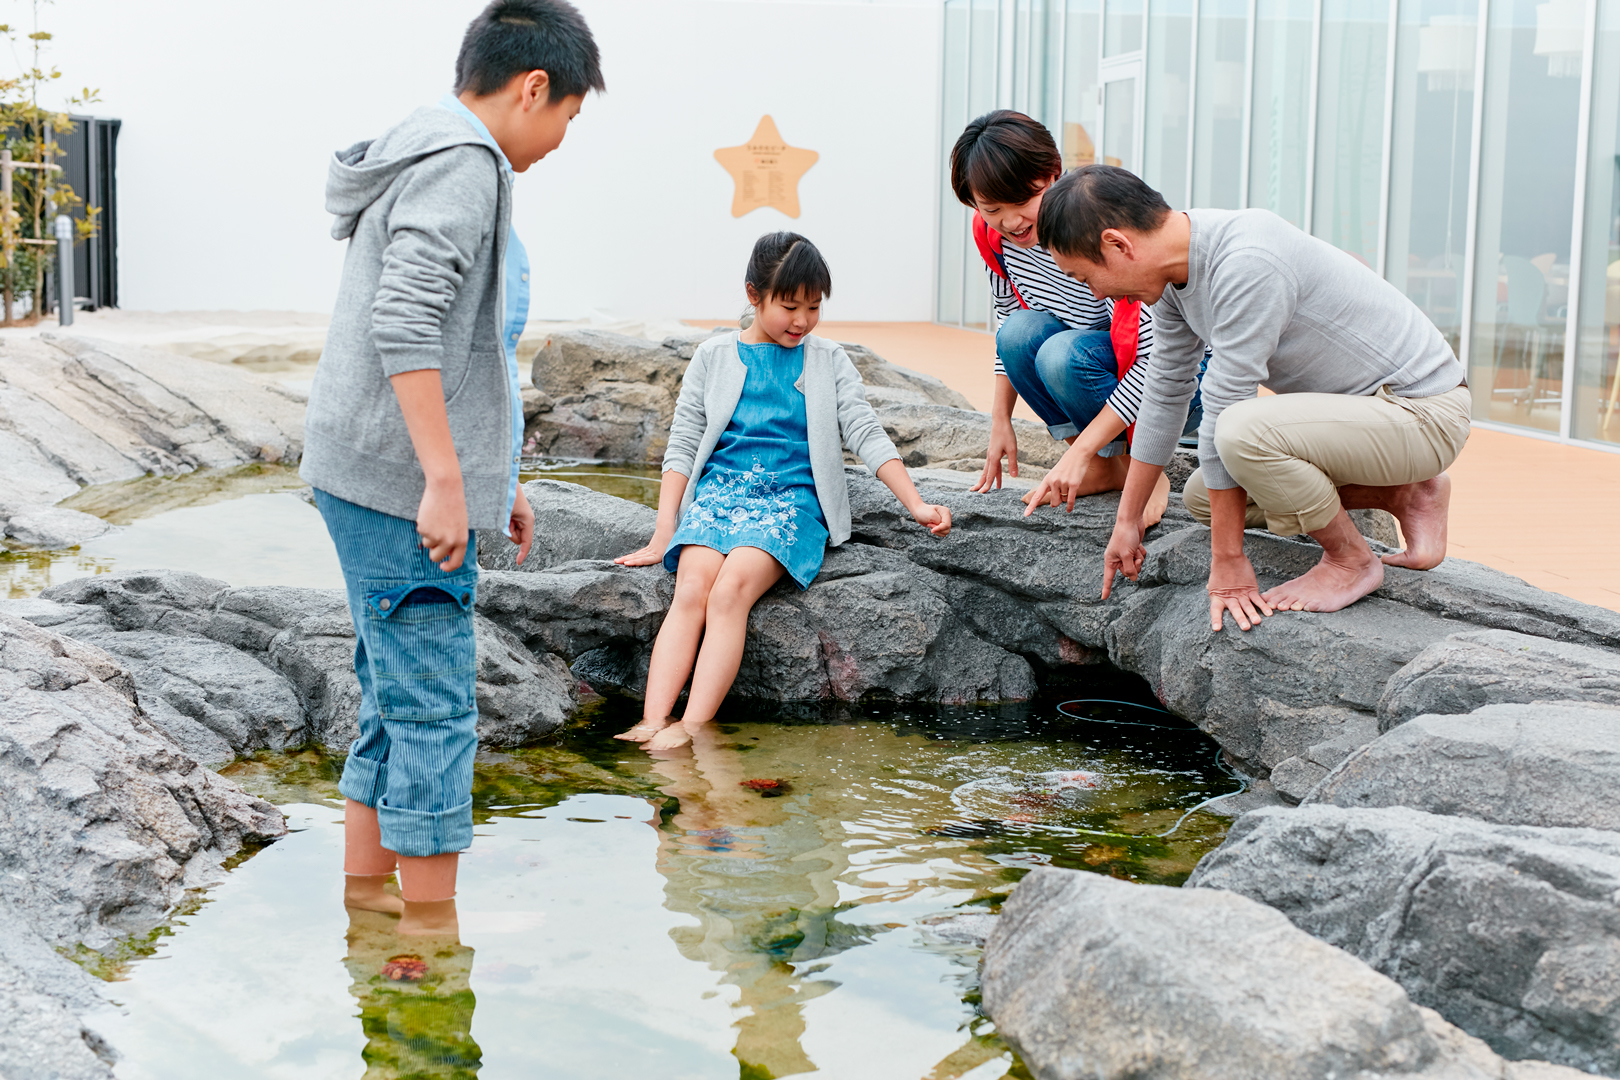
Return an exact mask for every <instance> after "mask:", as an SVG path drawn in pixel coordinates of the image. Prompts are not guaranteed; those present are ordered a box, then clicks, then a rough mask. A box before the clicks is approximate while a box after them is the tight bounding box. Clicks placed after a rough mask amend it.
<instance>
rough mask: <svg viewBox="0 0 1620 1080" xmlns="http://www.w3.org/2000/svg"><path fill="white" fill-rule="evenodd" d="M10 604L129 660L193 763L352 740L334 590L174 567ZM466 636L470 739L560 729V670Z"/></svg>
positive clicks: (345, 626) (547, 660) (482, 625)
mask: <svg viewBox="0 0 1620 1080" xmlns="http://www.w3.org/2000/svg"><path fill="white" fill-rule="evenodd" d="M614 501H617V500H614ZM13 604H14V605H19V606H12V607H10V608H7V607H5V606H0V610H10V611H11V612H12V613H13V614H14V615H17V616H19V617H22V618H26V619H28V620H30V621H32V622H35V623H36V624H38V625H48V626H51V627H53V628H55V629H57V630H59V631H61V632H63V633H67V634H71V635H74V636H75V637H77V638H79V639H81V640H85V641H89V642H92V643H93V644H96V645H98V646H100V647H101V648H104V649H106V650H107V651H108V652H110V653H112V654H113V655H115V656H117V657H118V658H119V660H120V661H122V662H123V663H125V664H126V665H128V666H129V668H130V670H131V671H133V672H134V678H135V682H136V686H137V688H138V690H139V692H140V694H141V700H142V702H143V704H147V705H148V707H149V710H150V715H151V719H152V722H153V723H155V724H157V725H158V726H159V727H161V728H163V729H164V730H165V731H167V732H169V733H170V734H171V736H172V737H173V738H174V739H175V740H176V741H177V742H180V743H181V744H182V745H184V746H187V747H188V748H190V749H191V750H192V751H193V752H194V753H195V754H196V755H197V756H198V757H199V758H200V759H201V760H205V761H221V760H230V759H231V758H232V757H234V756H235V755H236V754H239V753H245V752H248V751H251V750H257V749H266V748H268V749H277V750H279V749H285V748H287V747H291V746H297V745H300V744H302V743H304V742H307V741H310V740H314V741H317V742H320V743H323V744H324V745H326V746H327V747H328V748H330V749H332V750H334V751H339V752H341V751H343V750H345V749H347V747H348V745H349V744H350V743H351V742H353V741H354V739H355V737H356V735H357V734H358V728H357V726H356V718H357V716H358V714H359V703H360V682H359V680H358V679H357V678H356V677H355V674H354V651H355V639H354V624H353V622H352V621H351V620H350V615H349V608H348V603H347V601H346V600H345V598H344V595H343V593H342V592H339V591H337V590H331V589H299V588H291V587H287V586H264V587H254V588H242V589H236V588H231V587H230V586H228V585H226V584H225V583H224V582H222V581H215V580H213V579H211V578H204V577H200V576H198V575H196V574H190V573H187V572H184V571H138V572H135V573H131V574H104V575H98V576H96V577H93V578H79V579H75V580H72V581H68V582H64V583H63V584H62V585H59V586H54V587H53V588H51V589H47V590H46V591H45V592H44V593H42V594H41V595H40V598H39V599H37V600H32V601H24V602H13ZM476 632H477V634H478V664H479V667H478V707H479V720H478V732H479V740H480V742H481V743H482V744H483V745H486V746H513V745H518V744H520V743H524V742H529V741H532V740H534V739H537V738H540V737H542V736H545V735H548V734H550V733H551V732H553V731H555V730H556V729H557V728H558V727H560V726H561V725H562V724H563V723H564V721H565V720H566V718H567V716H568V715H569V714H570V713H571V712H572V711H573V709H574V707H575V705H576V704H577V703H578V690H577V685H576V680H575V679H574V678H573V677H572V676H571V675H569V674H568V672H567V665H566V664H565V663H564V662H562V661H560V660H558V659H556V658H554V657H550V656H547V655H545V654H543V653H542V654H540V655H538V656H535V655H530V654H529V653H528V652H527V651H526V650H524V649H523V648H522V647H521V643H520V642H518V641H517V640H516V639H513V638H512V637H511V636H510V635H509V634H507V633H506V632H504V631H502V630H501V629H500V628H499V627H497V626H496V625H494V624H493V623H490V622H488V621H486V620H485V619H483V618H482V617H480V618H479V619H478V620H477V621H476ZM210 736H212V737H213V738H212V739H211V738H210ZM222 745H223V747H225V748H227V750H226V752H223V754H222V752H221V746H222Z"/></svg>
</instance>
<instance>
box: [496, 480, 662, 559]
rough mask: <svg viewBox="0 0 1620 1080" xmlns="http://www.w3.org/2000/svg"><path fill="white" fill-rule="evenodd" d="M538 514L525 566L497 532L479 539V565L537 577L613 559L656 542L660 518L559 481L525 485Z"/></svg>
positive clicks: (631, 504) (514, 547)
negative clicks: (587, 561)
mask: <svg viewBox="0 0 1620 1080" xmlns="http://www.w3.org/2000/svg"><path fill="white" fill-rule="evenodd" d="M523 491H524V493H525V494H526V495H527V496H528V499H529V505H530V506H531V507H532V508H533V509H534V543H533V545H532V546H531V547H530V548H529V555H528V558H526V559H524V560H523V565H522V566H519V565H518V564H517V547H516V546H515V545H513V544H512V543H511V542H510V541H509V540H507V539H506V537H505V535H503V534H502V533H499V532H495V531H493V530H491V531H487V532H480V533H479V534H478V565H479V566H480V567H482V568H483V569H485V570H520V571H525V572H529V573H534V572H536V571H539V570H549V569H551V568H552V567H554V566H559V565H561V564H562V563H566V562H575V561H577V560H579V559H613V558H616V557H618V556H620V555H624V554H626V553H628V552H631V551H635V550H636V549H638V548H640V547H642V546H644V545H645V544H646V543H647V541H648V540H650V539H651V538H652V533H653V526H654V525H655V524H656V523H657V520H658V514H657V513H656V512H655V511H653V510H652V509H650V508H649V507H645V506H642V505H640V504H639V503H633V502H628V501H626V500H624V499H619V498H615V497H614V496H612V495H604V494H602V493H601V492H599V491H592V490H591V489H590V488H587V487H582V486H580V485H579V484H569V483H564V482H563V481H560V480H530V481H529V482H528V483H527V484H524V485H523Z"/></svg>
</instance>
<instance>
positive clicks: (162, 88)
mask: <svg viewBox="0 0 1620 1080" xmlns="http://www.w3.org/2000/svg"><path fill="white" fill-rule="evenodd" d="M576 2H577V3H578V6H579V7H580V9H581V10H582V11H583V12H584V13H585V16H586V18H587V19H588V20H589V22H590V24H591V27H592V29H593V31H594V32H595V34H596V37H597V41H598V43H599V44H600V45H601V49H602V57H603V69H604V74H605V76H606V79H607V84H608V92H607V93H606V94H605V95H601V96H592V97H591V98H589V99H588V100H587V101H586V103H585V107H584V110H583V112H582V113H581V115H580V117H579V118H578V119H577V120H576V121H575V122H574V125H573V128H572V130H571V131H570V133H569V135H568V138H567V140H566V141H565V142H564V143H563V145H562V147H561V148H560V149H559V150H558V151H557V152H556V153H555V154H554V155H553V156H552V157H551V158H548V159H547V160H545V161H542V162H540V163H539V164H538V165H536V166H535V167H534V168H533V169H531V170H530V171H529V172H528V173H527V174H526V175H524V176H521V177H519V178H518V184H517V213H516V218H515V224H516V227H517V229H518V233H519V235H520V236H521V237H522V238H523V240H524V243H525V244H526V245H527V246H528V249H529V253H530V257H531V258H532V260H533V262H534V267H535V280H534V286H535V290H534V303H533V306H532V308H531V314H532V317H534V318H542V319H545V318H555V319H570V318H581V317H587V316H590V315H591V314H592V313H594V312H600V313H603V314H604V315H607V316H611V317H618V318H636V319H667V318H679V317H687V316H700V317H705V318H709V317H717V316H723V315H732V314H735V313H736V312H737V311H739V310H740V309H741V307H742V304H743V300H742V285H741V276H742V271H743V266H744V264H745V262H746V259H747V255H748V251H749V249H750V247H751V245H752V243H753V240H754V239H755V237H757V236H758V235H760V234H761V233H763V232H767V231H771V230H774V229H781V228H792V229H795V230H797V231H800V232H803V233H804V234H805V235H807V236H809V237H810V238H811V239H812V240H814V241H815V242H816V243H817V244H818V245H819V246H820V247H821V248H822V250H823V251H824V252H825V253H826V255H827V258H828V261H829V262H830V263H831V264H832V269H833V280H834V287H835V288H834V296H833V300H832V301H831V302H830V303H829V305H828V308H827V314H828V316H829V317H835V318H842V319H862V320H867V319H871V320H878V319H901V320H926V319H929V318H932V316H933V307H934V303H933V289H934V263H935V258H934V254H935V249H934V245H935V235H936V226H935V222H936V221H937V204H936V199H937V191H938V176H939V169H940V167H941V166H940V156H939V155H940V153H941V150H940V143H939V137H940V136H939V120H938V109H939V85H940V57H941V54H942V41H941V25H942V22H941V6H940V4H939V3H938V2H937V0H870V2H865V3H861V2H835V0H576ZM14 6H18V7H19V9H20V5H14ZM481 7H482V0H280V2H278V3H275V4H247V3H240V2H237V0H154V2H151V3H141V4H136V3H130V2H129V0H73V2H72V3H64V4H61V5H52V6H48V7H46V8H44V9H43V12H42V24H41V25H42V29H46V30H49V31H50V32H52V33H53V34H54V35H55V39H54V40H53V41H52V43H51V51H50V52H49V53H48V54H47V60H49V61H50V62H53V63H55V64H56V65H57V66H58V67H60V68H61V69H62V72H63V83H64V84H68V85H71V86H73V87H78V86H82V85H84V84H86V83H88V84H89V85H92V86H97V87H99V88H100V90H101V96H102V102H101V103H99V104H97V105H95V106H93V111H94V112H95V114H96V115H102V116H114V117H119V118H121V119H122V120H123V122H124V125H123V131H122V135H121V136H120V140H119V160H118V195H119V197H118V204H119V205H118V212H119V261H120V278H121V297H120V301H121V304H122V306H123V307H125V308H129V309H137V310H192V311H196V310H211V309H235V310H266V309H270V310H274V309H281V310H295V311H326V310H328V309H329V308H330V306H331V302H332V296H333V292H334V290H335V288H336V285H337V280H338V274H339V270H340V267H341V260H342V256H343V245H341V244H339V243H337V242H335V241H333V240H332V239H330V235H329V231H328V230H329V225H330V218H329V217H328V216H327V215H326V214H325V212H324V211H323V209H322V192H323V188H324V185H325V179H326V169H327V161H328V159H329V157H330V155H331V153H332V151H333V150H335V149H338V148H341V147H346V146H348V145H350V144H351V143H354V142H356V141H358V140H361V139H365V138H370V137H373V136H375V135H377V134H379V133H380V132H381V131H382V130H383V129H385V128H386V127H387V126H388V125H390V124H392V123H393V122H395V121H397V120H398V119H400V118H401V117H403V116H404V115H405V114H406V113H408V112H409V111H410V110H411V109H413V108H415V107H416V106H417V105H419V104H424V103H431V102H433V101H434V100H436V99H437V98H438V97H439V95H441V94H442V93H443V92H444V91H445V90H447V89H448V88H449V84H450V82H451V80H452V75H453V69H454V61H455V55H456V51H457V48H458V47H459V45H460V40H461V34H462V31H463V30H464V28H465V27H466V25H467V22H468V21H469V20H470V19H471V18H472V16H473V15H474V14H476V13H477V11H478V10H479V9H480V8H481ZM7 14H8V16H10V17H11V18H12V19H13V21H24V20H25V19H26V13H25V12H24V11H22V10H18V11H15V12H8V13H7ZM19 17H21V18H19ZM25 25H26V24H25ZM767 113H768V114H770V115H771V116H772V117H774V118H775V120H776V123H777V126H778V127H779V128H780V129H781V132H782V135H783V137H784V138H785V139H786V140H787V141H788V142H789V143H790V144H792V145H795V146H802V147H807V148H809V149H811V150H815V151H817V152H818V153H820V155H821V159H820V160H819V161H818V162H817V163H816V164H815V166H814V167H812V168H811V169H810V171H809V172H808V173H807V174H806V175H805V177H804V179H803V181H802V183H801V185H800V198H801V203H802V206H803V215H802V216H801V217H800V218H798V219H796V220H795V219H790V218H788V217H786V216H785V215H783V214H781V213H779V212H777V211H775V210H772V209H768V208H767V209H761V210H756V211H754V212H753V213H750V214H748V215H746V216H744V217H742V218H738V219H734V218H732V217H731V213H730V207H731V196H732V183H731V179H730V177H729V176H728V175H727V174H726V172H725V170H724V169H722V168H721V167H720V165H719V163H718V162H716V161H715V160H714V157H713V152H714V151H715V150H716V149H719V148H720V147H724V146H735V145H738V144H740V143H742V142H744V141H745V140H746V139H747V138H748V137H749V135H751V134H752V133H753V131H754V127H755V125H756V124H757V123H758V122H759V118H760V117H761V116H762V115H764V114H767Z"/></svg>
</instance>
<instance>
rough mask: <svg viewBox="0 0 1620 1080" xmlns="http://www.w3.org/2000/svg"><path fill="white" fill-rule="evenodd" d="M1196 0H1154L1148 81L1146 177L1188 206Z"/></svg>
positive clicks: (1177, 204) (1170, 200) (1176, 201)
mask: <svg viewBox="0 0 1620 1080" xmlns="http://www.w3.org/2000/svg"><path fill="white" fill-rule="evenodd" d="M1192 13H1193V4H1192V0H1154V4H1153V9H1152V10H1151V11H1150V12H1149V13H1148V46H1147V64H1148V68H1147V79H1146V82H1147V86H1146V87H1145V90H1146V106H1145V108H1146V116H1145V123H1144V124H1143V127H1144V129H1145V132H1144V134H1145V141H1146V144H1145V145H1144V147H1143V156H1142V179H1144V180H1146V181H1147V182H1148V183H1150V184H1152V185H1153V186H1154V187H1155V188H1157V189H1158V190H1159V193H1160V194H1162V195H1163V196H1164V201H1165V202H1167V203H1169V204H1170V205H1171V206H1174V207H1176V208H1177V209H1185V208H1186V207H1187V206H1188V201H1187V182H1188V174H1187V164H1188V157H1187V151H1188V149H1190V137H1191V129H1190V127H1189V125H1188V120H1189V119H1190V118H1191V112H1190V110H1189V108H1188V106H1189V104H1190V103H1191V99H1190V97H1189V94H1190V92H1191V90H1192V86H1191V84H1190V83H1189V82H1188V78H1189V76H1190V75H1191V73H1192V46H1193V21H1192Z"/></svg>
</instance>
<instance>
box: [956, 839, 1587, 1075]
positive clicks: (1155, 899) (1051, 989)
mask: <svg viewBox="0 0 1620 1080" xmlns="http://www.w3.org/2000/svg"><path fill="white" fill-rule="evenodd" d="M981 985H982V987H983V993H984V1007H985V1011H986V1012H987V1013H989V1015H990V1017H991V1018H992V1019H993V1020H994V1021H995V1023H996V1029H997V1031H998V1032H999V1033H1000V1034H1001V1036H1002V1037H1003V1038H1005V1039H1006V1040H1007V1041H1008V1043H1009V1044H1011V1045H1012V1046H1013V1047H1014V1048H1015V1049H1016V1050H1017V1051H1018V1054H1019V1056H1020V1057H1021V1058H1022V1059H1023V1061H1024V1063H1025V1065H1026V1066H1028V1068H1029V1069H1030V1071H1031V1073H1033V1074H1034V1075H1035V1076H1036V1077H1037V1078H1039V1080H1082V1078H1083V1080H1128V1078H1129V1080H1135V1078H1140V1077H1153V1078H1155V1080H1183V1078H1184V1080H1274V1078H1277V1077H1288V1078H1289V1080H1330V1078H1341V1080H1343V1078H1351V1077H1354V1078H1359V1080H1373V1078H1375V1077H1397V1076H1400V1077H1427V1078H1433V1080H1440V1078H1442V1077H1445V1078H1457V1080H1461V1078H1463V1077H1472V1078H1478V1080H1483V1078H1485V1077H1496V1078H1500V1077H1508V1076H1517V1077H1522V1078H1525V1080H1528V1077H1529V1076H1532V1075H1536V1074H1535V1073H1530V1072H1514V1071H1513V1070H1514V1068H1515V1066H1513V1065H1511V1064H1509V1063H1507V1062H1503V1061H1502V1060H1501V1059H1500V1058H1498V1057H1496V1055H1495V1054H1492V1053H1491V1052H1490V1051H1489V1050H1487V1049H1486V1048H1485V1047H1483V1046H1481V1045H1480V1044H1479V1043H1478V1042H1476V1041H1474V1040H1471V1039H1468V1038H1467V1037H1466V1036H1465V1035H1463V1034H1462V1033H1460V1032H1457V1031H1456V1030H1455V1029H1453V1028H1452V1027H1451V1026H1450V1025H1449V1024H1447V1023H1446V1022H1445V1021H1443V1020H1441V1019H1440V1018H1439V1017H1438V1016H1436V1015H1435V1014H1433V1013H1431V1012H1429V1011H1428V1010H1426V1009H1421V1008H1419V1007H1418V1006H1416V1005H1415V1004H1413V1002H1412V1000H1411V999H1410V998H1409V997H1408V996H1407V994H1406V993H1405V992H1404V991H1403V990H1402V989H1401V988H1400V987H1399V986H1397V985H1396V984H1395V983H1394V982H1392V981H1390V980H1389V979H1387V978H1385V977H1384V976H1382V975H1379V974H1378V973H1377V972H1375V971H1373V970H1372V968H1370V967H1368V966H1367V965H1366V964H1365V963H1363V962H1361V961H1360V960H1357V959H1355V958H1354V957H1352V956H1349V955H1347V954H1346V953H1344V952H1342V951H1340V950H1338V949H1335V948H1333V947H1331V946H1329V945H1325V944H1323V943H1322V942H1320V941H1316V940H1314V939H1313V938H1311V937H1310V936H1309V935H1307V934H1305V933H1303V932H1301V931H1299V930H1297V929H1295V928H1294V927H1293V926H1291V925H1290V924H1289V922H1288V920H1287V919H1285V918H1283V917H1282V916H1281V915H1279V914H1278V913H1277V912H1275V911H1273V910H1271V909H1269V908H1267V907H1264V906H1262V905H1260V904H1257V903H1254V902H1252V901H1249V900H1246V899H1244V898H1243V897H1241V896H1236V895H1232V894H1229V893H1220V892H1214V891H1188V890H1182V889H1171V888H1165V887H1163V886H1157V885H1133V884H1128V883H1126V882H1122V881H1116V880H1113V879H1111V878H1106V877H1103V876H1101V875H1097V874H1088V873H1081V872H1077V871H1072V870H1057V869H1053V868H1050V867H1042V868H1040V869H1037V870H1035V871H1034V872H1033V873H1031V874H1030V875H1029V876H1028V877H1026V878H1024V880H1023V881H1022V882H1021V883H1020V884H1019V886H1018V888H1017V889H1015V890H1014V891H1013V894H1012V896H1011V898H1009V899H1008V901H1007V902H1006V904H1004V905H1003V907H1002V913H1001V916H1000V918H999V919H998V920H997V923H996V928H995V930H994V932H993V933H992V934H991V935H990V940H989V943H988V945H987V946H986V948H985V954H984V971H983V977H982V983H981ZM1542 1068H1543V1069H1545V1068H1546V1067H1545V1066H1542ZM1540 1075H1543V1076H1547V1077H1549V1080H1550V1078H1551V1077H1553V1076H1567V1077H1570V1078H1571V1080H1573V1078H1574V1077H1575V1076H1578V1075H1580V1074H1578V1073H1574V1072H1573V1071H1572V1070H1567V1069H1566V1070H1554V1071H1551V1072H1542V1073H1541V1074H1540Z"/></svg>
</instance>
